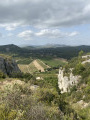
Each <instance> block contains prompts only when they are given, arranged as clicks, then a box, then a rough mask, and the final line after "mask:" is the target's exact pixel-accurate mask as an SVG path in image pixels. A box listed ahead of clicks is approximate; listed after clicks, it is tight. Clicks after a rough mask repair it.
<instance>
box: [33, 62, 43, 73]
mask: <svg viewBox="0 0 90 120" xmlns="http://www.w3.org/2000/svg"><path fill="white" fill-rule="evenodd" d="M33 64H34V65H35V67H36V68H37V69H38V70H41V72H44V68H43V67H42V66H41V65H40V64H39V63H38V62H37V60H34V61H33Z"/></svg>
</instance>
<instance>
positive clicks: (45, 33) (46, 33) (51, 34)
mask: <svg viewBox="0 0 90 120" xmlns="http://www.w3.org/2000/svg"><path fill="white" fill-rule="evenodd" d="M36 36H39V37H48V38H61V37H66V36H67V33H63V32H61V31H60V30H59V29H53V30H50V29H43V30H41V31H40V32H38V33H36Z"/></svg>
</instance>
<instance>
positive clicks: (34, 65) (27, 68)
mask: <svg viewBox="0 0 90 120" xmlns="http://www.w3.org/2000/svg"><path fill="white" fill-rule="evenodd" d="M18 66H19V68H20V70H21V71H22V72H24V73H34V72H37V71H41V72H44V69H46V68H48V67H49V66H47V65H46V64H45V63H43V62H42V61H41V60H39V59H36V60H34V61H32V62H31V63H30V64H28V65H23V64H18Z"/></svg>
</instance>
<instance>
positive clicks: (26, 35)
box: [17, 29, 79, 40]
mask: <svg viewBox="0 0 90 120" xmlns="http://www.w3.org/2000/svg"><path fill="white" fill-rule="evenodd" d="M78 34H79V33H78V32H77V31H75V32H71V33H68V32H61V31H60V30H59V29H42V30H40V31H39V32H34V31H31V30H26V31H23V32H21V33H19V34H18V35H17V36H18V37H20V38H23V39H25V40H31V39H33V38H34V37H45V38H47V39H56V38H65V37H73V36H76V35H78Z"/></svg>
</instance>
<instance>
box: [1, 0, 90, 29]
mask: <svg viewBox="0 0 90 120" xmlns="http://www.w3.org/2000/svg"><path fill="white" fill-rule="evenodd" d="M89 11H90V0H3V1H2V0H1V1H0V24H11V23H22V24H23V25H32V26H38V27H46V28H47V27H62V26H65V27H66V26H73V25H80V24H87V23H90V12H89ZM15 27H16V26H9V27H6V29H7V30H13V29H14V28H15Z"/></svg>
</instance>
